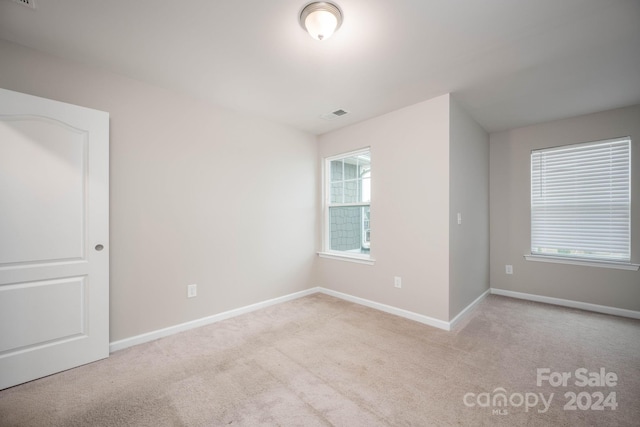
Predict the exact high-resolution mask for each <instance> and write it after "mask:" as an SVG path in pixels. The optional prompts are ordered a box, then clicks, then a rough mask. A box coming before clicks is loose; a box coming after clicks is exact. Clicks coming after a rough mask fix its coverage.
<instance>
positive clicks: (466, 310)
mask: <svg viewBox="0 0 640 427" xmlns="http://www.w3.org/2000/svg"><path fill="white" fill-rule="evenodd" d="M490 293H491V289H487V290H486V291H484V292H483V293H482V295H480V296H479V297H478V298H476V299H475V300H473V302H472V303H471V304H469V305H468V306H466V307H465V308H464V310H462V311H461V312H460V313H458V314H457V316H456V317H454V318H453V319H451V321H450V322H449V325H450V327H451V329H453V328H454V327H455V326H456V325H457V324H458V322H460V321H461V320H462V319H463V318H464V317H465V316H466V315H467V314H469V313H470V312H471V310H472V309H473V308H474V307H475V306H476V305H478V304H479V303H480V301H482V300H483V299H485V298H486V297H487V295H489V294H490Z"/></svg>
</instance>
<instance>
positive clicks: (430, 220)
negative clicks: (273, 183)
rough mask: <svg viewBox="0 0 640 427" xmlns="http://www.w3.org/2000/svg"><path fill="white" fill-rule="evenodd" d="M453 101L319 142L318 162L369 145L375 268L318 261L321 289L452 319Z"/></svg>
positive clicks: (441, 99) (391, 115) (438, 100)
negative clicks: (395, 282)
mask: <svg viewBox="0 0 640 427" xmlns="http://www.w3.org/2000/svg"><path fill="white" fill-rule="evenodd" d="M449 99H450V96H449V95H444V96H441V97H438V98H434V99H431V100H429V101H425V102H422V103H419V104H416V105H413V106H410V107H406V108H403V109H401V110H397V111H394V112H392V113H389V114H385V115H383V116H380V117H377V118H374V119H371V120H367V121H365V122H361V123H359V124H355V125H352V126H349V127H346V128H343V129H340V130H337V131H334V132H330V133H327V134H324V135H322V136H320V137H319V145H318V151H319V157H320V158H321V159H322V158H324V157H328V156H332V155H336V154H341V153H345V152H348V151H351V150H355V149H359V148H363V147H367V146H370V147H371V168H372V201H371V255H372V257H373V258H375V260H376V263H375V265H373V266H370V265H362V264H355V263H351V262H346V261H339V260H333V259H319V260H318V265H317V274H316V277H317V283H316V284H317V285H319V286H324V287H326V288H328V289H332V290H335V291H338V292H343V293H347V294H350V295H353V296H356V297H360V298H365V299H369V300H372V301H375V302H379V303H383V304H387V305H391V306H394V307H397V308H401V309H405V310H409V311H412V312H414V313H418V314H422V315H425V316H429V317H433V318H436V319H440V320H444V321H448V320H449ZM319 164H320V161H319ZM319 167H320V166H319ZM318 214H319V216H321V214H322V213H321V210H320V209H319V210H318ZM321 241H322V239H321V238H320V236H318V242H321ZM320 249H321V248H320V247H318V250H320ZM394 276H401V277H402V288H401V289H396V288H394V287H393V277H394Z"/></svg>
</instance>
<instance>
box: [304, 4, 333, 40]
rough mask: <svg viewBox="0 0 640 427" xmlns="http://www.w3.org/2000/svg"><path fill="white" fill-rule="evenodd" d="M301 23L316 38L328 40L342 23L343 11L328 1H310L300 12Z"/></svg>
mask: <svg viewBox="0 0 640 427" xmlns="http://www.w3.org/2000/svg"><path fill="white" fill-rule="evenodd" d="M300 25H302V28H304V29H305V30H307V32H308V33H309V34H310V35H311V37H313V38H314V39H316V40H326V39H328V38H329V37H331V35H332V34H333V33H334V32H335V31H336V30H337V29H338V28H340V25H342V12H340V9H339V8H338V6H336V5H335V4H333V3H329V2H326V1H317V2H313V3H309V4H308V5H306V6H305V7H304V9H302V12H301V13H300Z"/></svg>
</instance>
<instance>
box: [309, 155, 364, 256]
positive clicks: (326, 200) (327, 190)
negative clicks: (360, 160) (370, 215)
mask: <svg viewBox="0 0 640 427" xmlns="http://www.w3.org/2000/svg"><path fill="white" fill-rule="evenodd" d="M365 153H368V154H369V156H371V147H365V148H361V149H358V150H355V151H349V152H346V153H342V154H338V155H335V156H330V157H326V158H324V159H323V162H322V177H323V179H322V182H323V186H322V210H323V222H322V224H323V226H322V250H321V251H320V252H318V255H319V256H320V257H322V258H329V259H336V260H340V261H349V262H355V263H360V264H368V265H373V264H374V263H375V259H373V257H372V256H371V245H370V246H369V251H370V252H369V253H368V254H363V253H350V252H347V251H338V250H331V249H330V248H331V242H330V238H331V236H330V224H329V221H330V216H329V208H330V207H366V206H368V207H369V212H371V201H369V202H357V203H339V204H336V203H331V162H332V161H334V160H341V159H344V158H347V157H356V156H359V155H362V154H365ZM369 182H371V181H369Z"/></svg>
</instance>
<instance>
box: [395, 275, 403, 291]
mask: <svg viewBox="0 0 640 427" xmlns="http://www.w3.org/2000/svg"><path fill="white" fill-rule="evenodd" d="M393 286H394V287H396V288H401V287H402V277H399V276H395V277H394V278H393Z"/></svg>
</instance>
